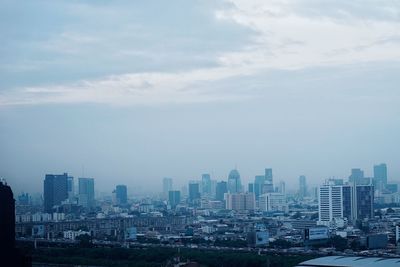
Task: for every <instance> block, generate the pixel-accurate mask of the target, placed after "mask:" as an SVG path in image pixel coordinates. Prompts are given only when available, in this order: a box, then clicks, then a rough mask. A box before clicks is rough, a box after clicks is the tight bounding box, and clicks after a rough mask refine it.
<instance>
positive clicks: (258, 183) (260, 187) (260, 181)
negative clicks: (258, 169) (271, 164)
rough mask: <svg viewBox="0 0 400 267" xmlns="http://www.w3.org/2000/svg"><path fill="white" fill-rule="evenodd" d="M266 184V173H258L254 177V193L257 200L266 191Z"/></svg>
mask: <svg viewBox="0 0 400 267" xmlns="http://www.w3.org/2000/svg"><path fill="white" fill-rule="evenodd" d="M264 185H265V175H256V176H255V177H254V195H255V198H256V200H258V198H259V196H260V195H262V194H263V193H265V192H264Z"/></svg>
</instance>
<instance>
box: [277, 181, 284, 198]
mask: <svg viewBox="0 0 400 267" xmlns="http://www.w3.org/2000/svg"><path fill="white" fill-rule="evenodd" d="M278 193H281V194H284V195H286V183H285V182H284V181H280V182H279V186H278Z"/></svg>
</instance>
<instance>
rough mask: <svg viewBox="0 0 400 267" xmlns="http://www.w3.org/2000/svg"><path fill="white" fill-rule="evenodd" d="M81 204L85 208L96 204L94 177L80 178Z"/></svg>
mask: <svg viewBox="0 0 400 267" xmlns="http://www.w3.org/2000/svg"><path fill="white" fill-rule="evenodd" d="M78 181H79V199H78V201H79V205H81V206H82V207H84V208H91V207H93V206H94V179H93V178H79V179H78Z"/></svg>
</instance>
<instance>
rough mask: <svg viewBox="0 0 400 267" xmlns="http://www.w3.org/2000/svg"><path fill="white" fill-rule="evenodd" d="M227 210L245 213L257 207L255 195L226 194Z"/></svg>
mask: <svg viewBox="0 0 400 267" xmlns="http://www.w3.org/2000/svg"><path fill="white" fill-rule="evenodd" d="M225 200H226V209H228V210H236V211H245V210H249V211H251V210H254V209H255V207H256V202H255V197H254V193H233V194H231V193H227V194H225Z"/></svg>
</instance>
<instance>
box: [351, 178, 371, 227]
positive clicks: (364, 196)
mask: <svg viewBox="0 0 400 267" xmlns="http://www.w3.org/2000/svg"><path fill="white" fill-rule="evenodd" d="M354 191H355V192H354V193H355V195H354V196H353V210H354V211H353V220H364V219H371V218H373V217H374V186H372V185H358V186H356V189H355V190H354Z"/></svg>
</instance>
